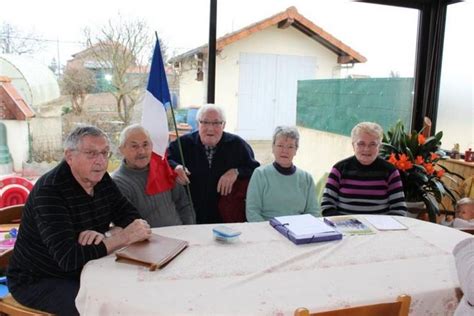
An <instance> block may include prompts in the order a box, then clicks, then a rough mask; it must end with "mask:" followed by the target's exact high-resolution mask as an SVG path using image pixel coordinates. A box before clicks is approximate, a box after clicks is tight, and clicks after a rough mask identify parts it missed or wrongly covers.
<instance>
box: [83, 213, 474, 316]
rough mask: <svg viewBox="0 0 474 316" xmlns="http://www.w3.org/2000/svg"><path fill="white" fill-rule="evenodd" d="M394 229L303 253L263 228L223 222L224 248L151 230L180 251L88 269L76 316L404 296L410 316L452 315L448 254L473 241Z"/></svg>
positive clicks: (453, 233) (200, 236)
mask: <svg viewBox="0 0 474 316" xmlns="http://www.w3.org/2000/svg"><path fill="white" fill-rule="evenodd" d="M360 218H361V217H360ZM361 220H364V219H363V218H361ZM400 221H401V222H402V223H404V224H405V225H406V226H408V227H409V229H408V230H404V231H377V233H376V234H374V235H363V236H344V238H343V239H342V240H339V241H331V242H323V243H313V244H306V245H294V244H293V243H292V242H290V241H289V240H288V239H286V238H285V237H284V236H283V235H281V234H280V233H278V232H277V231H276V230H275V229H273V228H272V227H271V226H270V225H269V224H268V223H267V222H265V223H242V224H228V226H230V227H233V228H235V229H237V230H240V231H242V235H241V236H240V238H239V240H238V241H237V242H234V243H231V244H225V243H222V242H218V241H216V240H215V239H214V237H213V235H212V228H213V227H215V226H216V225H191V226H174V227H164V228H158V229H154V232H155V233H157V234H161V235H164V236H168V237H174V238H179V239H184V240H187V241H189V247H188V248H187V249H186V250H184V252H182V253H181V254H180V255H179V256H178V257H177V258H175V259H174V260H173V261H171V262H170V263H169V264H168V265H167V266H166V267H164V268H163V269H162V270H158V271H154V272H150V271H148V270H147V269H146V268H144V267H139V266H135V265H129V264H125V263H118V262H115V256H114V255H111V256H107V257H105V258H102V259H99V260H94V261H91V262H89V263H88V264H87V265H86V266H85V267H84V270H83V272H82V275H81V288H80V291H79V294H78V296H77V298H76V305H77V308H78V310H79V312H80V313H81V314H82V315H184V314H186V315H189V314H191V315H292V314H293V312H294V310H295V309H296V308H298V307H307V308H309V309H310V310H312V311H321V310H327V309H334V308H338V307H345V306H354V305H362V304H369V303H376V302H383V301H392V300H395V299H396V297H397V296H398V295H400V294H408V295H411V297H412V304H411V308H410V311H411V314H412V315H452V314H453V313H454V310H455V308H456V306H457V304H458V302H459V297H458V293H457V292H459V289H458V288H459V282H458V279H457V274H456V269H455V265H454V258H453V255H452V253H451V252H452V249H453V248H454V246H455V245H456V244H457V243H458V242H459V241H461V240H463V239H465V238H472V237H471V236H470V235H468V234H466V233H463V232H460V231H457V230H455V229H452V228H448V227H443V226H441V225H436V224H431V223H428V222H423V221H419V220H415V219H411V218H400Z"/></svg>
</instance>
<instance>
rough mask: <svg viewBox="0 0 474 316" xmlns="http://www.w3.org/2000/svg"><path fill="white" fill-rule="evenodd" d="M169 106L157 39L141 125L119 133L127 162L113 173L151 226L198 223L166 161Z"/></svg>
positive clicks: (122, 150) (121, 189)
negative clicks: (167, 112) (167, 113)
mask: <svg viewBox="0 0 474 316" xmlns="http://www.w3.org/2000/svg"><path fill="white" fill-rule="evenodd" d="M167 104H168V105H169V104H170V93H169V90H168V82H167V80H166V74H165V70H164V65H163V59H162V56H161V49H160V43H159V41H158V40H157V41H156V46H155V51H154V53H153V59H152V63H151V69H150V77H149V79H148V86H147V90H146V92H145V96H144V98H143V102H142V106H143V112H142V113H143V114H142V124H141V126H140V125H138V124H135V125H131V126H128V127H127V128H125V129H124V130H123V131H122V133H121V134H120V146H119V149H120V152H121V153H122V155H123V156H124V160H123V161H122V164H121V165H120V167H119V168H118V169H117V170H116V171H115V172H114V173H113V174H112V177H113V179H114V181H115V183H116V184H117V186H118V187H119V189H120V191H121V192H122V193H123V194H124V195H125V196H126V197H127V198H128V199H129V201H130V202H132V204H134V206H135V207H136V208H137V209H138V211H139V212H140V215H141V216H142V217H143V218H145V219H146V220H147V221H148V223H149V224H150V226H151V227H160V226H170V225H181V224H194V223H195V214H194V210H193V209H192V206H191V204H190V200H189V198H188V196H187V195H186V192H185V190H184V188H183V187H182V186H181V185H180V184H177V183H176V182H175V178H176V174H175V172H174V171H173V170H172V169H171V168H170V166H169V164H168V161H167V159H166V148H167V146H168V121H167V116H166V110H165V106H166V105H167Z"/></svg>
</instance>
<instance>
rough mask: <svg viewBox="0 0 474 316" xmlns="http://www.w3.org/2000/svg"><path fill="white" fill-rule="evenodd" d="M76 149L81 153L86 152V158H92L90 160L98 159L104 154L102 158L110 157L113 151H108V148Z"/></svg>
mask: <svg viewBox="0 0 474 316" xmlns="http://www.w3.org/2000/svg"><path fill="white" fill-rule="evenodd" d="M76 151H78V152H80V153H81V154H84V155H85V156H86V158H87V159H90V160H93V159H97V158H98V157H99V156H102V158H104V159H109V158H110V157H111V156H112V152H111V151H107V150H104V151H96V150H78V149H76Z"/></svg>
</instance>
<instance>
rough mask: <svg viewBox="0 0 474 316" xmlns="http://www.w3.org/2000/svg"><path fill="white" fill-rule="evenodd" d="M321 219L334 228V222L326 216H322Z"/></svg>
mask: <svg viewBox="0 0 474 316" xmlns="http://www.w3.org/2000/svg"><path fill="white" fill-rule="evenodd" d="M323 220H324V222H325V223H326V224H328V225H329V226H331V227H334V228H336V224H334V223H333V222H331V221H330V220H329V219H327V218H326V217H324V218H323Z"/></svg>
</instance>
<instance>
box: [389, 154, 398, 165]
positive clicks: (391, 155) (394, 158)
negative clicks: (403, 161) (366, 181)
mask: <svg viewBox="0 0 474 316" xmlns="http://www.w3.org/2000/svg"><path fill="white" fill-rule="evenodd" d="M388 162H390V163H391V164H392V165H394V166H396V165H397V157H395V153H391V154H390V158H388Z"/></svg>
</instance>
